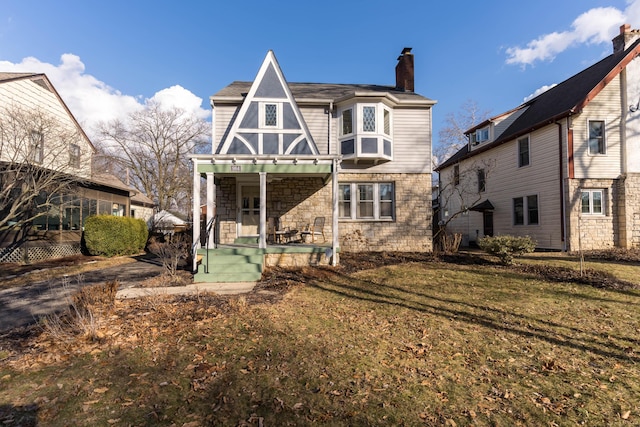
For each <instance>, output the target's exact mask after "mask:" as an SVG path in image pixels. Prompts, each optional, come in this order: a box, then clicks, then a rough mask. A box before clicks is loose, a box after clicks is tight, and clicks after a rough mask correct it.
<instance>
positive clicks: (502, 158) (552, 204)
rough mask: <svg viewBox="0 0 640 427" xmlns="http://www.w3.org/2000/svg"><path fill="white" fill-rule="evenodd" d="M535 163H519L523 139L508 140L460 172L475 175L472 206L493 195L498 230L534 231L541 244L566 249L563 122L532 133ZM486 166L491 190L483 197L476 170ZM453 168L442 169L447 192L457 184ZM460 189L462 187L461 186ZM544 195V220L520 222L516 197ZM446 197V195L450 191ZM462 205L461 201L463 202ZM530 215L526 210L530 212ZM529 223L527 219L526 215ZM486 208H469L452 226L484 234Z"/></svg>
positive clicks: (467, 200) (469, 236)
mask: <svg viewBox="0 0 640 427" xmlns="http://www.w3.org/2000/svg"><path fill="white" fill-rule="evenodd" d="M529 138H530V139H529V141H530V142H529V144H530V165H529V166H525V167H518V151H517V141H515V140H514V141H511V142H508V143H505V144H502V145H500V146H498V147H496V148H494V149H492V150H489V151H487V152H484V153H482V154H479V155H477V156H474V157H473V158H471V159H467V160H465V161H463V162H462V163H461V164H460V173H461V175H464V172H465V171H472V173H470V174H469V176H470V177H471V178H470V179H471V183H470V184H465V183H464V182H461V186H462V187H463V186H464V185H467V188H468V190H467V192H468V194H467V195H465V203H464V204H465V205H466V206H467V207H470V205H472V204H473V202H474V201H484V200H489V201H490V202H491V203H492V204H493V206H494V208H495V210H494V214H493V221H494V224H493V230H494V235H501V234H511V235H521V236H522V235H529V236H531V237H532V238H534V239H535V240H536V241H537V242H538V247H541V248H548V249H562V242H561V235H562V234H561V198H560V184H559V173H560V166H559V145H558V144H559V142H558V138H559V132H558V126H557V125H555V124H554V125H549V126H546V127H545V128H543V129H541V130H538V131H536V132H533V133H531V134H529ZM479 167H484V168H485V170H486V191H485V192H484V193H482V197H481V198H480V199H478V194H477V180H476V178H475V177H476V175H475V172H473V171H474V170H476V169H477V168H479ZM452 170H453V167H449V168H447V169H446V170H443V171H441V180H442V181H443V182H442V187H441V189H442V191H443V192H445V191H447V190H448V188H451V186H450V184H449V182H450V179H451V175H452ZM458 191H460V189H458ZM530 195H537V196H538V218H539V224H532V225H526V224H525V225H514V224H513V199H514V198H516V197H525V198H526V197H527V196H530ZM445 197H446V196H445ZM457 205H459V203H457ZM457 205H456V204H452V206H451V207H450V209H449V213H450V215H453V214H454V213H455V212H456V209H457V208H458V206H457ZM525 217H526V212H525ZM525 223H526V220H525ZM482 229H483V227H482V213H479V212H469V213H468V215H466V216H459V217H458V218H456V219H455V220H453V221H451V223H450V224H449V226H448V230H449V231H451V232H459V233H462V234H463V235H464V236H465V239H466V240H471V241H474V240H475V239H476V230H479V231H478V235H479V237H483V231H482Z"/></svg>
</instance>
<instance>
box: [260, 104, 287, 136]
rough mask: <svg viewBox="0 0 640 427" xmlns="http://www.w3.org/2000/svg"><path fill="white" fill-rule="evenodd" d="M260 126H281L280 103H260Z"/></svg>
mask: <svg viewBox="0 0 640 427" xmlns="http://www.w3.org/2000/svg"><path fill="white" fill-rule="evenodd" d="M260 128H276V129H280V128H282V104H281V103H279V102H261V103H260Z"/></svg>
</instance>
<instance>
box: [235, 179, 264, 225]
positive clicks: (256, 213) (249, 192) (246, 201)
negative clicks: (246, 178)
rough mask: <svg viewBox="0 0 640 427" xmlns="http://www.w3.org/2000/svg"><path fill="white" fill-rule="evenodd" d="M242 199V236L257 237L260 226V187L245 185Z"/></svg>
mask: <svg viewBox="0 0 640 427" xmlns="http://www.w3.org/2000/svg"><path fill="white" fill-rule="evenodd" d="M241 191H242V196H241V198H240V235H241V236H257V235H258V227H259V226H260V186H258V185H245V186H243V187H242V189H241Z"/></svg>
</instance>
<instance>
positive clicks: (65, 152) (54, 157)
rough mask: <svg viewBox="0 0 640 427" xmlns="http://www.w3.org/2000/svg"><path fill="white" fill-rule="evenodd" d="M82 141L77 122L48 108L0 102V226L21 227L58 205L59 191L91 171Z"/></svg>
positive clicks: (83, 137) (13, 228)
mask: <svg viewBox="0 0 640 427" xmlns="http://www.w3.org/2000/svg"><path fill="white" fill-rule="evenodd" d="M83 141H84V142H83ZM87 146H89V143H88V141H87V140H86V137H85V136H84V135H83V134H82V132H81V131H80V129H79V128H78V127H77V126H73V125H71V124H69V123H68V122H67V121H64V120H60V118H59V117H56V116H54V115H53V114H51V113H48V112H46V111H44V110H40V109H31V108H30V109H26V108H23V107H20V106H18V105H16V104H9V105H8V106H4V107H3V108H0V230H2V231H3V232H5V233H6V232H10V231H17V230H20V229H22V230H23V231H24V230H25V229H26V227H28V226H29V225H30V224H32V223H33V221H34V220H36V219H37V218H39V217H42V216H46V215H47V214H48V213H50V212H53V211H57V210H59V209H60V204H61V203H62V202H63V201H64V200H63V198H62V197H61V195H63V194H65V193H68V192H69V189H70V188H72V187H73V186H74V184H77V183H79V182H81V181H82V179H83V178H82V177H88V176H89V174H90V169H89V168H86V167H85V166H84V165H85V164H88V163H90V162H89V161H87V160H85V161H83V158H86V157H87V156H91V153H89V150H87V149H86V147H87ZM83 150H84V152H83ZM92 150H93V149H92V148H91V151H92ZM69 171H73V174H71V173H69ZM54 216H55V215H54ZM19 235H20V233H17V234H16V236H19ZM22 236H24V234H23V235H22ZM16 238H17V237H16ZM3 239H4V237H3Z"/></svg>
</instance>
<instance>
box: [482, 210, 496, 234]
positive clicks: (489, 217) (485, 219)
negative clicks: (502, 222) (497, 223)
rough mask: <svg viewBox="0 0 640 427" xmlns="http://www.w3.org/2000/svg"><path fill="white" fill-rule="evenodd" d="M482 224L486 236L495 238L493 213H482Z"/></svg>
mask: <svg viewBox="0 0 640 427" xmlns="http://www.w3.org/2000/svg"><path fill="white" fill-rule="evenodd" d="M482 223H483V230H482V232H483V233H484V235H485V236H493V212H492V211H484V212H482Z"/></svg>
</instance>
